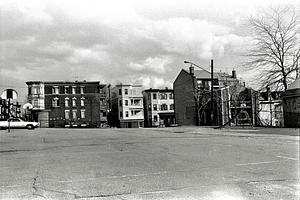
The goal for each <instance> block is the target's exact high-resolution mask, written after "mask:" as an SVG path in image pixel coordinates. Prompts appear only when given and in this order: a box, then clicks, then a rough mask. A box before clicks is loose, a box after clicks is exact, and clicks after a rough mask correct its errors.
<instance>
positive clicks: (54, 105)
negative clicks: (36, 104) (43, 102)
mask: <svg viewBox="0 0 300 200" xmlns="http://www.w3.org/2000/svg"><path fill="white" fill-rule="evenodd" d="M52 107H59V99H58V98H57V97H55V98H53V100H52Z"/></svg>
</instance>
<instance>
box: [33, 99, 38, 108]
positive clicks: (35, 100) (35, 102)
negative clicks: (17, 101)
mask: <svg viewBox="0 0 300 200" xmlns="http://www.w3.org/2000/svg"><path fill="white" fill-rule="evenodd" d="M38 106H39V100H37V99H34V100H33V107H38Z"/></svg>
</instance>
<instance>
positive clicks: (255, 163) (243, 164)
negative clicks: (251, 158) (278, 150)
mask: <svg viewBox="0 0 300 200" xmlns="http://www.w3.org/2000/svg"><path fill="white" fill-rule="evenodd" d="M276 162H282V160H274V161H265V162H253V163H242V164H236V166H245V165H261V164H269V163H276Z"/></svg>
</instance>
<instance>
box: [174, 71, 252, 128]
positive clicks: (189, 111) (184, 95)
mask: <svg viewBox="0 0 300 200" xmlns="http://www.w3.org/2000/svg"><path fill="white" fill-rule="evenodd" d="M212 86H213V88H214V90H213V91H214V92H213V101H211V87H212ZM173 88H174V104H175V117H176V122H177V123H178V124H179V125H223V124H225V123H227V122H228V121H229V120H231V118H233V117H236V115H237V114H239V113H240V112H243V113H244V114H245V116H246V117H247V119H248V118H249V120H252V116H253V115H252V114H251V113H250V114H246V113H245V112H247V113H248V111H246V110H247V109H248V110H249V112H252V107H251V106H250V107H249V106H248V103H247V105H246V104H245V103H246V102H245V99H242V98H240V97H241V95H240V94H242V93H241V92H242V91H243V90H244V89H245V87H244V85H243V84H241V83H240V81H239V80H238V79H237V78H236V72H235V71H234V70H233V71H232V75H229V74H226V73H221V72H216V73H214V76H213V83H212V80H211V74H210V72H208V71H204V70H196V71H195V70H194V68H193V67H190V70H189V72H188V71H186V70H184V69H182V70H181V72H180V73H179V75H178V76H177V78H176V80H175V81H174V84H173ZM249 101H250V104H251V105H252V103H251V102H252V100H251V98H250V100H249ZM232 103H234V104H235V106H234V107H232V106H231V104H232ZM212 104H213V106H212ZM245 105H246V106H245ZM212 107H213V108H214V109H213V110H212ZM248 107H249V108H248ZM212 116H213V117H212ZM241 116H242V115H240V116H239V117H241ZM243 116H244V115H243ZM241 118H242V119H244V118H245V117H241ZM240 121H242V120H241V119H240ZM244 121H245V120H244Z"/></svg>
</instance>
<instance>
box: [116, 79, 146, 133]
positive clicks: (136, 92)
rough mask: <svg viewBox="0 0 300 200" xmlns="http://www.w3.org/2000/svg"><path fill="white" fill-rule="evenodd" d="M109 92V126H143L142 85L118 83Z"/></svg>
mask: <svg viewBox="0 0 300 200" xmlns="http://www.w3.org/2000/svg"><path fill="white" fill-rule="evenodd" d="M111 92H112V95H111V102H112V109H111V126H115V127H120V128H138V127H144V106H143V95H142V86H141V85H132V84H119V85H116V86H115V87H114V88H112V91H111Z"/></svg>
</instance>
